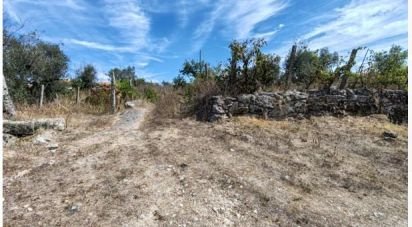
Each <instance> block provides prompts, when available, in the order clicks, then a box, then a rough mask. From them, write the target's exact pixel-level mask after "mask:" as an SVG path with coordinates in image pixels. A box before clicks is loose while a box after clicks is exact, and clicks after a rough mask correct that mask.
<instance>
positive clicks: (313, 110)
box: [197, 89, 408, 123]
mask: <svg viewBox="0 0 412 227" xmlns="http://www.w3.org/2000/svg"><path fill="white" fill-rule="evenodd" d="M206 103H207V104H206V106H205V107H204V108H203V109H202V110H199V112H198V114H197V117H198V119H199V120H207V121H216V120H219V119H224V118H228V117H232V116H235V115H257V116H261V117H264V118H273V119H282V118H285V117H298V118H303V117H308V116H319V115H347V114H351V115H370V114H377V113H382V114H386V115H388V117H389V119H390V120H391V121H393V122H395V123H403V122H405V123H407V121H408V93H407V92H406V91H399V90H383V91H380V92H378V91H373V90H368V89H357V90H352V89H345V90H333V89H330V90H317V91H308V92H299V91H286V92H270V93H269V92H259V93H255V94H243V95H239V96H237V97H223V96H212V97H210V98H209V99H208V100H207V101H206Z"/></svg>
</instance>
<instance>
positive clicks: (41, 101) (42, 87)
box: [40, 84, 44, 108]
mask: <svg viewBox="0 0 412 227" xmlns="http://www.w3.org/2000/svg"><path fill="white" fill-rule="evenodd" d="M43 97H44V84H42V85H41V90H40V108H41V107H43Z"/></svg>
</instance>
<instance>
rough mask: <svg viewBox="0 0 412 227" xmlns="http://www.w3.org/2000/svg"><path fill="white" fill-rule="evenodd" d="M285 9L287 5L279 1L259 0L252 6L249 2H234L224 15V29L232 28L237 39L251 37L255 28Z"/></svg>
mask: <svg viewBox="0 0 412 227" xmlns="http://www.w3.org/2000/svg"><path fill="white" fill-rule="evenodd" d="M286 7H287V3H286V2H284V1H279V0H261V1H256V2H254V3H253V4H251V3H250V1H235V2H232V4H231V6H230V9H231V10H230V11H229V12H228V14H227V15H225V22H226V27H227V28H231V27H233V28H234V29H233V31H232V32H234V36H235V38H237V39H245V38H249V37H250V36H253V33H254V29H255V27H256V26H257V25H258V24H259V23H261V22H264V21H266V20H268V19H269V18H271V17H273V16H275V15H276V14H278V13H279V12H280V11H281V10H283V9H285V8H286Z"/></svg>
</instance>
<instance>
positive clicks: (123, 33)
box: [104, 0, 150, 50]
mask: <svg viewBox="0 0 412 227" xmlns="http://www.w3.org/2000/svg"><path fill="white" fill-rule="evenodd" d="M105 4H106V5H105V7H104V15H105V16H106V17H107V20H108V23H109V26H111V27H113V28H115V29H117V30H118V34H119V37H118V38H119V39H120V42H121V43H125V44H126V45H129V48H133V49H135V50H141V49H143V48H145V47H147V46H148V45H149V42H150V41H149V32H150V18H149V17H148V16H147V15H146V14H145V13H144V12H143V11H142V9H141V8H140V7H139V5H138V4H137V3H135V2H131V1H128V2H121V1H120V2H119V1H114V0H110V1H105Z"/></svg>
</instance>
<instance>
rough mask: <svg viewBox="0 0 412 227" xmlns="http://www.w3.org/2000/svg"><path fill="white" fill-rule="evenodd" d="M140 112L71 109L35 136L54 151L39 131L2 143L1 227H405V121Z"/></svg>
mask: <svg viewBox="0 0 412 227" xmlns="http://www.w3.org/2000/svg"><path fill="white" fill-rule="evenodd" d="M151 110H152V107H151V106H150V105H139V106H138V107H137V110H133V109H131V110H127V111H125V112H122V113H120V114H118V115H116V116H110V115H101V116H99V115H88V114H80V113H73V114H71V115H70V118H67V121H68V128H67V129H66V130H65V131H62V132H48V131H40V132H39V133H38V135H42V134H46V135H48V136H49V137H50V138H51V140H52V141H53V142H55V143H57V144H58V145H59V146H58V148H57V150H53V151H50V150H49V149H47V147H46V145H44V144H40V145H36V144H34V143H33V140H34V139H36V136H38V135H34V136H31V137H26V138H24V139H21V140H19V141H17V142H16V143H15V144H13V145H6V146H5V147H4V197H5V201H4V223H5V226H378V225H379V226H406V224H407V181H408V178H407V167H408V166H407V159H408V155H407V126H405V125H394V124H391V123H389V122H388V120H387V119H386V117H385V116H381V115H374V116H369V117H344V118H335V117H312V118H310V119H303V120H296V119H286V120H282V121H269V120H262V119H256V118H252V117H235V118H232V119H229V120H227V121H225V122H220V123H213V124H212V123H204V122H198V121H195V120H193V119H191V118H184V119H161V118H156V117H155V116H153V115H152V114H151ZM143 116H146V117H145V118H143ZM384 131H391V132H393V133H395V134H396V135H397V138H395V139H391V140H390V139H385V138H384V137H383V136H382V133H383V132H384Z"/></svg>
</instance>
